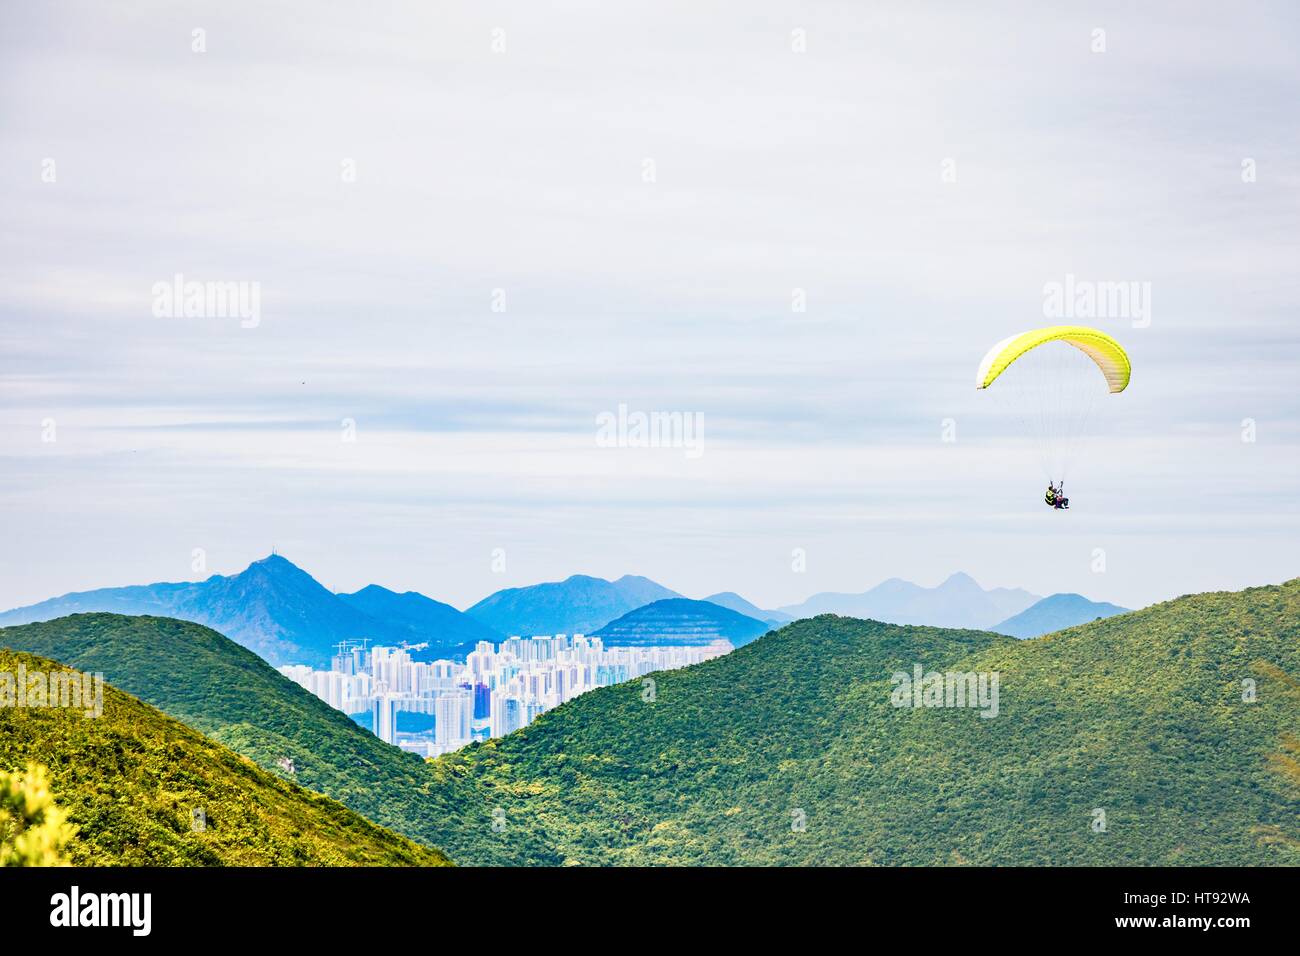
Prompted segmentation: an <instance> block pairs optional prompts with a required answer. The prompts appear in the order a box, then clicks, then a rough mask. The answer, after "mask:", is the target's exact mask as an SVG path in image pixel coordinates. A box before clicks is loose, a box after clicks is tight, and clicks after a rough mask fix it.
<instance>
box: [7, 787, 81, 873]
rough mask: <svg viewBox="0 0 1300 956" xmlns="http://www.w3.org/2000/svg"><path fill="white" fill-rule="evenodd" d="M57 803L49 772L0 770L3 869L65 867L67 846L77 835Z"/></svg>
mask: <svg viewBox="0 0 1300 956" xmlns="http://www.w3.org/2000/svg"><path fill="white" fill-rule="evenodd" d="M76 832H77V831H76V828H75V827H73V826H72V825H70V824H69V823H68V822H67V815H66V814H64V812H63V811H62V810H60V809H59V808H58V806H57V805H56V804H55V803H54V797H53V796H51V795H50V789H49V785H48V783H47V781H46V770H45V768H44V767H42V766H41V765H40V764H35V763H29V764H28V765H27V769H26V771H25V772H24V773H21V774H19V773H8V772H6V771H4V770H0V866H64V865H66V864H67V858H66V857H65V856H64V855H63V846H64V844H65V843H67V842H68V841H69V840H71V839H72V838H73V836H74V835H75V834H76Z"/></svg>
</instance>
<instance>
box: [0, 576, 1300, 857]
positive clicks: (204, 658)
mask: <svg viewBox="0 0 1300 956" xmlns="http://www.w3.org/2000/svg"><path fill="white" fill-rule="evenodd" d="M15 643H17V644H20V646H27V647H30V648H31V649H33V650H38V652H40V653H42V654H46V655H47V656H50V657H55V658H57V659H60V660H63V661H66V662H68V663H72V664H74V665H75V666H78V667H81V668H84V669H88V670H101V671H103V672H104V673H105V674H106V676H108V677H109V678H110V679H112V680H115V681H117V682H118V683H123V684H126V685H128V686H129V688H130V689H132V690H135V691H136V692H137V693H139V694H140V695H141V696H142V697H147V698H148V699H149V700H150V701H151V702H153V703H155V704H157V705H158V706H159V707H160V708H161V709H164V710H166V711H168V712H169V713H171V714H172V715H173V716H176V717H179V718H180V719H183V720H185V721H186V722H188V723H191V724H193V725H194V726H196V727H199V728H200V729H203V730H205V731H206V732H208V733H210V734H211V735H213V736H215V737H217V738H219V739H221V740H222V741H223V742H226V743H228V744H229V745H230V746H232V747H233V748H235V749H239V750H241V751H242V752H244V753H247V754H250V755H252V756H254V757H255V758H256V759H257V760H258V761H259V762H261V763H262V764H263V765H264V766H268V767H273V766H274V762H275V760H276V759H278V758H279V757H281V756H290V757H292V758H293V759H294V761H295V763H296V764H297V771H298V772H297V779H298V780H299V782H302V783H304V784H306V785H308V786H312V787H315V788H319V789H321V790H326V791H327V792H330V793H332V794H333V795H335V796H338V797H339V798H340V799H343V800H344V801H345V802H347V803H349V805H351V806H353V807H354V808H355V809H358V810H360V811H361V812H363V813H365V814H366V815H367V816H370V817H371V818H372V819H375V820H379V821H381V822H384V823H386V824H387V823H390V821H391V825H392V826H393V827H394V828H395V829H400V830H401V832H404V833H407V834H408V835H411V836H413V837H415V838H417V839H420V840H422V841H423V842H425V843H427V844H429V845H433V846H438V847H441V848H442V849H444V850H445V851H446V852H447V853H448V854H449V855H450V856H451V858H452V859H453V860H455V861H456V862H458V863H469V864H474V863H501V864H527V863H542V864H552V865H562V864H575V863H582V864H620V863H623V864H627V863H657V864H673V863H686V864H788V863H795V864H853V863H875V864H885V865H893V864H921V865H925V864H961V863H972V864H1084V865H1115V864H1157V863H1176V864H1196V863H1207V864H1223V865H1238V864H1292V865H1294V864H1297V863H1300V763H1297V755H1300V739H1298V738H1300V581H1291V582H1288V583H1287V584H1285V585H1281V586H1276V587H1264V588H1253V589H1250V590H1247V591H1243V592H1240V593H1232V594H1228V593H1220V594H1204V595H1195V596H1191V597H1187V598H1181V599H1179V600H1177V601H1171V602H1168V603H1166V604H1162V605H1156V606H1154V607H1151V608H1147V609H1146V610H1143V611H1138V612H1135V613H1132V614H1127V615H1123V616H1121V617H1115V618H1111V619H1108V620H1104V621H1097V622H1093V623H1090V624H1085V625H1081V626H1079V627H1076V628H1072V629H1070V630H1067V631H1063V632H1060V633H1058V634H1055V635H1050V636H1047V637H1044V638H1038V639H1035V640H1031V641H1016V640H1014V639H1011V638H1006V637H1001V636H998V635H994V634H987V633H983V632H976V631H959V630H944V629H938V628H925V627H902V626H895V625H886V624H880V623H878V622H872V621H859V620H854V619H849V618H840V617H834V616H823V617H819V618H814V619H810V620H805V621H799V622H796V623H795V624H792V625H789V626H787V627H785V628H783V629H781V630H780V631H776V632H772V633H769V634H767V635H766V636H764V637H762V638H760V639H759V640H757V641H755V642H754V643H753V644H750V645H748V646H746V647H743V648H741V649H740V650H737V651H735V652H733V653H732V654H730V655H728V656H726V657H723V658H718V659H715V660H711V661H708V662H705V663H703V664H700V665H698V666H695V667H691V668H687V669H685V670H681V671H673V672H663V673H658V674H655V675H653V681H654V685H653V694H651V693H650V690H651V688H650V687H649V686H648V685H647V684H645V683H644V682H642V681H633V682H629V683H627V684H623V685H620V686H618V687H611V688H605V689H602V690H598V691H594V692H592V693H590V694H587V695H584V696H583V697H580V698H578V699H577V700H574V701H572V702H570V703H568V704H566V705H564V706H563V707H560V708H557V709H556V710H553V711H551V712H549V713H547V714H544V715H542V717H540V718H539V719H538V720H537V721H535V722H534V723H533V724H532V725H531V726H530V727H528V728H526V729H525V730H523V731H521V732H518V733H516V734H513V735H511V736H510V737H508V738H505V739H504V740H498V741H493V742H490V743H488V744H485V745H479V746H475V747H471V748H468V749H467V750H465V751H462V752H460V753H458V754H454V755H450V756H448V757H444V758H442V759H440V760H438V761H436V762H434V763H433V764H424V763H422V762H421V761H419V760H417V759H415V758H413V757H409V756H407V755H404V754H402V753H400V752H399V751H397V750H396V749H395V748H392V747H389V746H388V745H386V744H383V743H381V742H379V741H378V740H377V739H375V738H374V737H372V736H369V735H368V734H365V732H364V731H361V730H360V729H359V728H357V727H355V725H353V724H352V723H351V721H349V720H348V719H347V718H346V717H344V716H343V715H342V714H338V713H336V712H334V711H332V710H330V709H329V708H328V707H326V706H325V705H324V704H323V703H322V702H321V701H319V700H317V699H316V698H315V697H313V696H312V695H310V694H308V693H307V692H306V691H304V690H302V689H301V688H299V687H298V686H297V685H296V684H293V683H292V682H290V681H287V680H285V679H283V678H282V677H281V676H280V675H278V674H276V673H275V672H274V671H273V670H271V669H270V668H269V667H267V666H266V665H265V664H264V663H263V662H261V661H260V660H259V659H258V658H256V657H255V656H254V655H252V654H251V653H249V652H247V651H244V650H243V649H241V648H238V647H237V646H235V645H234V644H232V643H231V642H229V641H227V640H226V639H225V638H223V637H221V635H219V634H216V633H214V632H212V631H209V630H207V629H206V628H202V627H198V626H197V625H193V624H187V623H184V622H180V621H172V620H168V619H162V618H125V617H121V616H118V615H100V614H96V615H77V616H74V617H71V618H64V619H62V620H59V621H52V622H49V623H48V624H39V625H27V626H23V627H19V628H8V629H4V630H0V647H2V646H6V645H12V644H15ZM40 648H46V649H45V650H41V649H40ZM918 663H919V664H921V665H923V667H924V668H925V669H926V670H927V671H929V670H935V669H939V670H945V671H946V670H954V671H956V670H960V671H997V672H998V673H999V675H1000V684H999V689H1000V694H999V707H1000V713H999V716H998V717H996V718H994V719H984V718H981V717H980V716H979V715H978V713H977V712H976V711H974V710H968V709H942V708H939V709H920V710H912V709H898V708H894V707H892V706H891V705H890V692H891V690H892V685H891V683H890V680H889V677H890V674H891V673H892V672H894V671H896V670H904V671H910V670H911V669H912V666H913V665H914V664H918ZM1245 680H1253V681H1255V682H1256V684H1257V694H1258V700H1257V702H1255V703H1245V702H1243V700H1242V691H1243V685H1242V682H1243V681H1245ZM651 697H653V700H651V699H649V698H651ZM1098 810H1101V811H1104V813H1105V822H1106V830H1105V832H1095V831H1094V829H1093V824H1094V821H1095V820H1096V819H1097V817H1096V815H1095V814H1094V811H1098ZM799 820H803V821H805V822H806V827H805V828H804V829H802V831H798V830H796V829H795V828H794V827H792V823H796V822H798V821H799Z"/></svg>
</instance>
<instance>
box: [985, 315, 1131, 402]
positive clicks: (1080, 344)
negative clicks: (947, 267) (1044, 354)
mask: <svg viewBox="0 0 1300 956" xmlns="http://www.w3.org/2000/svg"><path fill="white" fill-rule="evenodd" d="M1048 342H1068V343H1069V344H1070V345H1073V346H1074V347H1075V348H1077V349H1079V350H1080V351H1081V352H1085V353H1086V354H1087V355H1088V357H1089V358H1091V359H1092V360H1093V361H1094V362H1096V363H1097V367H1098V368H1099V369H1101V374H1102V375H1104V376H1106V384H1107V385H1108V386H1109V387H1110V391H1111V392H1112V393H1114V392H1122V391H1124V389H1126V388H1128V380H1129V376H1130V375H1131V374H1132V371H1133V369H1132V366H1131V365H1129V360H1128V353H1126V352H1125V351H1124V347H1123V346H1122V345H1120V344H1119V343H1118V342H1116V341H1115V340H1114V339H1113V338H1111V337H1110V336H1109V335H1107V334H1106V333H1105V332H1103V331H1101V330H1100V329H1091V328H1088V327H1087V326H1086V325H1050V326H1048V327H1047V328H1045V329H1034V330H1032V331H1030V332H1021V333H1020V334H1018V335H1013V336H1011V337H1010V338H1006V339H1003V340H1002V341H1001V342H999V343H998V344H997V345H995V346H993V348H991V349H989V352H988V354H987V355H985V356H984V361H982V362H980V370H979V374H978V376H977V377H976V379H975V387H976V388H988V387H989V386H990V385H992V384H993V383H994V381H996V380H997V377H998V376H999V375H1001V374H1002V373H1003V372H1005V371H1006V370H1007V368H1008V367H1009V366H1010V365H1011V363H1012V362H1014V361H1015V360H1016V359H1018V358H1020V356H1022V355H1024V354H1025V353H1026V352H1028V351H1030V350H1031V349H1036V348H1038V346H1040V345H1046V344H1047V343H1048Z"/></svg>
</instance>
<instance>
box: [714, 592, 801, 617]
mask: <svg viewBox="0 0 1300 956" xmlns="http://www.w3.org/2000/svg"><path fill="white" fill-rule="evenodd" d="M704 600H706V601H708V602H709V603H710V604H717V605H720V606H722V607H726V608H730V609H731V610H733V611H736V612H737V613H739V614H744V615H746V616H747V617H752V618H755V619H757V620H759V621H767V623H769V624H788V623H790V622H791V621H793V620H794V618H792V617H791V616H790V615H789V614H786V613H785V612H784V611H765V610H763V609H762V608H761V607H759V606H758V605H756V604H752V603H750V602H749V601H746V600H745V599H744V598H743V597H741V596H740V595H739V594H737V593H736V592H735V591H719V592H718V593H717V594H710V595H709V596H708V597H706V598H705V599H704Z"/></svg>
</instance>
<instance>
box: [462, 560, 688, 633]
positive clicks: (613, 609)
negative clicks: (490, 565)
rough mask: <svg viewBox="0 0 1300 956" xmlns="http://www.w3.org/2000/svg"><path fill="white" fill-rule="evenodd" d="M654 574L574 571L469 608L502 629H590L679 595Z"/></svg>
mask: <svg viewBox="0 0 1300 956" xmlns="http://www.w3.org/2000/svg"><path fill="white" fill-rule="evenodd" d="M681 596H682V595H680V594H678V593H677V592H676V591H672V590H670V589H668V588H666V587H664V586H663V585H661V584H658V583H657V582H655V581H651V580H650V579H649V578H645V577H640V576H638V575H632V574H625V575H623V576H622V577H621V578H618V579H617V580H615V581H609V580H606V579H605V578H598V577H593V576H591V575H588V574H571V575H569V576H568V577H567V578H565V579H564V580H563V581H545V582H542V583H541V584H530V585H525V586H522V587H516V588H504V589H502V590H500V591H496V592H494V593H492V594H489V595H488V596H487V597H485V598H483V600H481V601H479V602H478V603H476V604H474V605H472V606H471V607H469V608H467V609H466V610H465V613H466V614H468V615H469V616H470V617H473V618H475V619H476V620H478V621H480V622H481V623H483V624H485V625H487V626H488V627H491V628H493V629H494V630H496V631H499V632H501V633H503V634H507V635H511V636H519V637H532V636H535V635H541V634H590V633H592V632H594V631H596V630H598V629H600V628H601V627H603V626H604V625H606V624H608V623H609V622H610V621H613V620H614V619H615V618H618V617H621V616H622V615H624V614H626V613H627V612H628V611H632V610H635V609H636V608H638V607H643V606H644V605H646V604H650V603H651V602H653V601H656V600H662V599H665V598H680V597H681Z"/></svg>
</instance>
